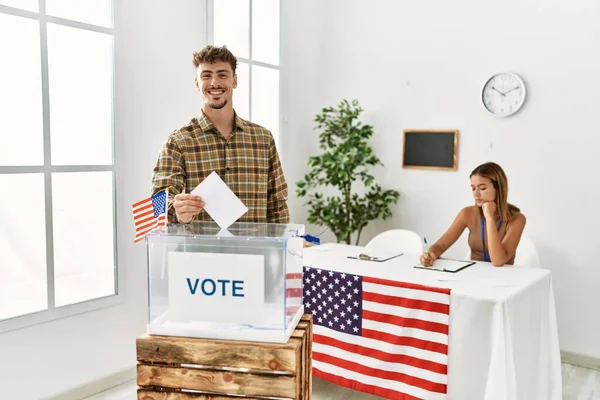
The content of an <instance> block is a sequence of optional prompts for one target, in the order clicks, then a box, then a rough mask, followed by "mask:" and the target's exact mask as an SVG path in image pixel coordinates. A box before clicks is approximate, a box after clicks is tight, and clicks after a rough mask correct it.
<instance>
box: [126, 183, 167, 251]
mask: <svg viewBox="0 0 600 400" xmlns="http://www.w3.org/2000/svg"><path fill="white" fill-rule="evenodd" d="M132 207H133V222H134V224H135V240H134V243H137V242H139V241H140V240H142V239H144V237H146V235H147V234H148V233H150V232H152V231H153V230H154V229H156V228H157V227H159V226H167V192H166V191H165V190H163V191H162V192H158V193H156V194H155V195H153V196H150V197H148V198H147V199H144V200H140V201H138V202H137V203H134V204H133V206H132Z"/></svg>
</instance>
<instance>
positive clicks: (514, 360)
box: [304, 243, 562, 400]
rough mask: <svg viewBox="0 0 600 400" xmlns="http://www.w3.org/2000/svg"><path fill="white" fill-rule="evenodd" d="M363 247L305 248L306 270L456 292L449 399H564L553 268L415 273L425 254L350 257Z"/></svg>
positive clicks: (477, 267) (482, 266) (452, 302)
mask: <svg viewBox="0 0 600 400" xmlns="http://www.w3.org/2000/svg"><path fill="white" fill-rule="evenodd" d="M362 252H365V253H368V251H366V249H365V248H364V247H358V246H347V245H339V244H333V243H328V244H324V245H321V246H316V247H312V248H306V249H304V265H305V266H307V267H313V268H322V269H327V270H332V271H338V272H346V273H350V274H359V275H367V276H372V277H377V278H384V279H391V280H395V281H401V282H409V283H418V284H422V285H429V286H435V287H445V288H450V289H451V297H450V330H449V347H448V399H455V400H496V399H497V400H508V399H510V400H512V399H515V400H516V399H519V400H535V399H539V400H554V399H556V400H560V399H561V398H562V378H561V361H560V350H559V345H558V331H557V325H556V313H555V308H554V292H553V290H552V279H551V274H550V271H548V270H545V269H541V268H527V267H520V266H506V267H502V268H498V267H494V266H492V265H491V264H490V263H483V262H481V263H479V262H478V263H476V264H475V265H472V266H470V267H468V268H466V269H464V270H462V271H459V272H458V273H448V272H438V271H432V270H423V269H417V268H413V266H414V265H416V264H418V263H419V261H418V259H419V256H418V255H416V254H404V255H402V256H401V257H397V258H394V259H391V260H388V261H386V262H371V261H362V260H354V259H349V258H348V256H356V255H358V254H360V253H362Z"/></svg>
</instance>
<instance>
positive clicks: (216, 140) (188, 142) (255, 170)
mask: <svg viewBox="0 0 600 400" xmlns="http://www.w3.org/2000/svg"><path fill="white" fill-rule="evenodd" d="M212 171H215V172H216V173H217V174H219V176H220V177H221V179H223V181H224V182H225V183H226V184H227V186H229V188H230V189H231V190H232V191H233V192H234V193H235V194H236V195H237V196H238V197H239V198H240V200H241V201H242V203H244V204H245V205H246V207H248V212H247V213H246V214H244V215H243V216H242V217H241V218H240V219H239V221H240V222H272V223H289V220H290V215H289V210H288V206H287V198H288V187H287V183H286V181H285V177H284V175H283V169H282V168H281V162H280V160H279V155H278V154H277V148H276V147H275V140H274V139H273V136H272V135H271V132H270V131H269V130H267V129H265V128H263V127H262V126H259V125H257V124H254V123H252V122H249V121H246V120H243V119H241V118H240V117H238V116H237V115H236V117H235V126H234V127H233V132H232V134H231V136H230V137H229V139H225V138H224V137H223V135H222V134H221V133H219V131H218V130H217V129H216V128H215V126H214V125H213V124H212V122H210V120H209V119H208V118H207V117H206V115H205V114H204V113H201V114H200V116H198V117H195V118H193V119H192V120H191V121H190V122H189V123H188V124H187V125H185V126H183V127H181V128H179V129H177V130H176V131H174V132H173V133H171V135H169V137H168V138H167V140H166V142H165V143H164V145H163V147H162V149H161V151H160V154H159V156H158V160H157V162H156V165H155V167H154V172H153V176H152V193H153V194H154V193H157V192H160V191H161V190H164V189H168V191H169V202H168V213H169V222H176V221H177V217H176V215H175V209H174V208H173V199H174V197H175V195H176V194H179V193H181V192H182V189H183V188H184V187H185V192H186V193H191V192H192V190H194V188H195V187H196V186H198V184H199V183H200V182H202V181H203V180H204V179H205V178H206V177H207V176H208V175H209V174H210V173H211V172H212ZM193 220H194V221H201V220H211V218H210V216H209V215H208V214H207V213H206V211H204V210H202V211H201V212H200V213H199V214H197V215H196V216H195V217H194V219H193Z"/></svg>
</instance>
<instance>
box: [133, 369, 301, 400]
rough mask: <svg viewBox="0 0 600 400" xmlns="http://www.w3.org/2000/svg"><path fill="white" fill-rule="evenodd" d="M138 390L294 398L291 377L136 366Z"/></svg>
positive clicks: (293, 384) (293, 381) (294, 390)
mask: <svg viewBox="0 0 600 400" xmlns="http://www.w3.org/2000/svg"><path fill="white" fill-rule="evenodd" d="M137 383H138V386H160V387H164V388H171V389H180V388H181V389H190V390H201V391H204V392H215V393H227V394H244V395H252V396H271V397H288V398H295V394H296V382H295V378H294V377H293V376H289V375H288V376H286V375H266V374H264V375H259V374H250V373H247V372H233V371H211V370H206V369H196V368H177V367H168V366H153V365H138V369H137Z"/></svg>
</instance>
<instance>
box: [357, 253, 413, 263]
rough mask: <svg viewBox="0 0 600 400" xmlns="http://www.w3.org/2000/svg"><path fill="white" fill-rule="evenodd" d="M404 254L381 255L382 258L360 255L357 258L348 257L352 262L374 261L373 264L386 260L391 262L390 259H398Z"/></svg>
mask: <svg viewBox="0 0 600 400" xmlns="http://www.w3.org/2000/svg"><path fill="white" fill-rule="evenodd" d="M403 254H404V253H400V254H394V255H383V256H379V257H378V256H370V255H368V254H364V253H360V254H359V255H357V256H348V258H351V259H353V260H362V261H374V262H385V261H387V260H391V259H392V258H396V257H400V256H401V255H403Z"/></svg>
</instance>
